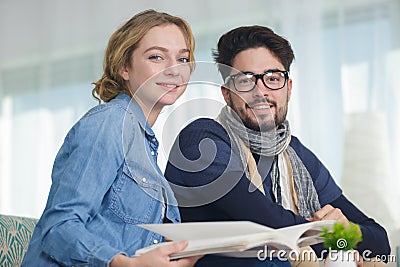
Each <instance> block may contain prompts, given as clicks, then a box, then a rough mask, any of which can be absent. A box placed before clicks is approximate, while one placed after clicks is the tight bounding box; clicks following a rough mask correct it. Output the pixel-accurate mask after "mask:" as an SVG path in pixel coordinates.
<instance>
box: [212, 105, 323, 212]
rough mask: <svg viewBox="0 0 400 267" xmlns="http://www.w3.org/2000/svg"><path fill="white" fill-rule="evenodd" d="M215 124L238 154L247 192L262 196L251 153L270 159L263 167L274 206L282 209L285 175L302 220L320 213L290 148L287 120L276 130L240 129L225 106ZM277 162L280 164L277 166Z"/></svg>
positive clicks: (306, 175) (307, 177)
mask: <svg viewBox="0 0 400 267" xmlns="http://www.w3.org/2000/svg"><path fill="white" fill-rule="evenodd" d="M216 120H217V121H218V122H219V123H220V124H221V125H222V126H223V127H224V128H225V130H226V131H227V133H228V135H229V137H230V139H231V143H232V149H234V150H236V151H239V154H240V158H241V161H242V164H243V168H244V170H245V172H246V176H247V177H248V178H249V180H250V181H251V183H250V187H249V191H250V192H252V191H254V190H260V191H261V192H262V193H263V194H264V195H265V192H264V188H263V181H262V180H263V178H261V176H260V174H259V172H258V168H257V163H256V162H255V159H254V157H253V155H252V153H255V154H258V155H260V156H266V157H269V158H270V159H271V160H270V161H268V162H269V163H268V164H271V165H272V166H271V167H270V166H267V167H268V168H270V173H271V182H272V193H273V195H274V198H275V201H276V202H277V203H278V204H280V205H282V196H281V187H280V181H281V179H282V177H281V174H282V173H287V174H288V175H289V177H286V178H288V179H289V180H291V181H293V190H292V192H291V193H292V196H289V197H293V199H294V202H295V206H296V209H297V210H296V211H295V212H296V213H297V212H298V214H299V215H300V216H302V217H304V218H311V217H313V215H314V213H315V212H316V211H318V210H319V209H321V205H320V203H319V200H318V195H317V192H316V190H315V187H314V183H313V181H312V178H311V175H310V173H309V172H308V170H307V169H306V167H305V166H304V164H303V162H302V161H301V159H300V158H299V156H298V155H297V153H296V151H295V150H294V149H293V148H292V147H291V146H290V140H291V132H290V128H289V122H288V121H287V120H285V122H284V123H283V124H282V125H280V126H279V127H278V129H277V130H275V129H274V130H273V131H265V132H260V131H255V130H252V129H249V128H247V127H246V126H245V125H243V122H242V121H241V120H240V118H239V117H238V116H237V114H236V113H235V112H233V111H232V109H231V108H230V107H228V106H225V107H224V108H223V109H222V110H221V112H220V114H219V115H218V117H217V119H216ZM280 160H284V161H285V162H284V164H278V161H280ZM263 163H264V162H263ZM280 166H285V167H286V168H287V171H285V172H284V171H283V170H279V168H280ZM264 167H265V166H264Z"/></svg>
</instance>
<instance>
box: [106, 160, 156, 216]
mask: <svg viewBox="0 0 400 267" xmlns="http://www.w3.org/2000/svg"><path fill="white" fill-rule="evenodd" d="M161 199H162V189H161V186H160V185H158V184H157V183H155V182H151V181H150V179H147V178H146V177H145V176H141V175H138V174H136V175H132V174H131V172H130V171H129V170H127V168H126V167H124V168H123V171H122V172H121V174H120V175H119V176H118V177H117V179H116V181H115V182H114V184H113V185H112V190H111V201H110V209H111V211H112V212H113V213H114V214H115V215H117V216H118V217H119V218H121V219H122V220H123V221H124V222H125V223H130V224H141V223H155V222H158V220H159V218H161V209H162V202H161V201H160V200H161Z"/></svg>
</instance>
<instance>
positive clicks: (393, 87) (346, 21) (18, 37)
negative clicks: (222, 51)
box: [0, 0, 400, 244]
mask: <svg viewBox="0 0 400 267" xmlns="http://www.w3.org/2000/svg"><path fill="white" fill-rule="evenodd" d="M347 2H351V3H347ZM347 2H346V3H345V2H343V1H339V0H334V1H323V0H299V1H292V0H282V1H272V0H267V1H265V0H253V1H248V2H246V3H245V2H243V1H238V0H232V1H227V2H225V1H213V0H205V1H201V2H200V1H194V0H192V1H184V0H178V1H174V2H173V3H172V4H171V2H170V1H155V0H153V1H147V2H144V1H143V2H142V1H141V2H137V1H136V2H135V3H133V2H132V1H128V0H117V1H113V2H112V3H109V1H106V0H101V1H98V0H97V1H95V0H88V1H84V2H82V1H78V0H68V1H67V0H61V1H51V0H35V1H31V2H27V3H24V4H21V3H19V2H16V1H11V0H3V1H1V2H0V35H1V36H2V42H1V43H0V48H1V49H0V213H9V214H19V215H26V216H32V217H39V216H40V214H41V212H42V210H43V208H44V205H45V201H46V198H47V194H48V190H49V187H50V184H51V178H50V173H51V167H52V163H53V160H54V157H55V155H56V153H57V150H58V149H59V147H60V145H61V143H62V141H63V139H64V136H65V135H66V133H67V131H68V129H69V128H70V127H71V126H72V125H73V123H74V122H75V121H76V120H77V119H78V118H79V117H81V116H82V115H83V114H84V112H85V111H86V110H87V109H88V108H90V107H91V106H93V105H95V104H96V102H95V101H93V100H92V99H91V95H90V90H91V88H92V86H91V85H90V83H91V82H92V81H94V80H96V79H97V78H98V77H99V76H100V74H101V64H102V57H103V51H104V48H105V45H106V42H107V39H108V37H109V35H110V34H111V33H112V32H113V31H114V30H115V29H116V28H117V27H118V26H119V25H121V24H122V23H123V22H124V21H125V20H126V19H128V18H129V17H131V16H132V15H133V14H134V13H137V12H139V11H141V10H144V9H148V8H154V9H157V10H162V11H166V12H170V13H172V14H175V15H179V16H182V17H185V18H186V19H187V20H188V21H189V23H190V24H191V25H192V28H193V31H194V34H195V37H196V42H197V43H196V46H197V47H196V57H197V59H198V60H206V61H210V60H211V53H210V51H211V49H212V48H215V46H216V42H217V40H218V38H219V36H220V35H221V34H223V33H224V32H226V31H228V30H230V29H232V28H234V27H237V26H241V25H254V24H261V25H266V26H270V27H271V28H273V29H274V30H275V31H276V32H277V33H279V34H281V35H283V36H284V37H286V38H288V39H289V40H290V42H291V43H292V47H293V49H294V52H295V55H296V60H295V63H294V64H293V67H292V70H291V74H290V75H291V77H292V79H293V94H292V99H291V101H290V104H289V120H290V123H291V127H292V129H293V133H294V134H295V135H297V136H298V137H299V138H300V140H301V141H302V142H303V143H304V144H305V145H307V146H308V147H309V148H310V149H311V150H312V151H314V152H315V153H316V154H317V155H318V157H319V158H320V159H321V160H322V161H323V163H324V164H325V165H326V166H327V167H328V169H329V170H330V171H331V173H332V175H333V176H334V178H335V180H336V181H337V182H338V183H339V184H340V185H341V186H342V188H343V190H344V192H345V194H346V196H348V197H349V198H350V199H351V200H353V201H354V202H355V203H356V204H357V206H359V207H360V208H361V209H362V210H363V211H365V212H366V213H367V214H369V215H371V216H372V217H374V218H376V219H377V221H379V222H381V223H382V224H383V225H384V226H385V227H386V228H387V229H388V231H389V232H390V235H391V241H392V244H400V240H399V237H400V233H399V232H400V229H399V226H400V208H399V205H400V190H399V188H400V182H399V181H400V177H399V172H398V171H397V169H396V167H397V166H400V152H399V149H398V148H399V147H400V124H399V113H400V111H399V102H400V93H399V88H398V86H397V80H396V76H397V75H398V73H400V33H399V31H398V29H399V27H400V18H399V16H400V1H399V0H363V1H361V0H357V1H347ZM22 11H24V12H23V14H24V15H21V14H22V13H21V12H22ZM28 11H29V12H28ZM18 15H19V16H18ZM71 18H73V19H71ZM202 77H204V76H202ZM199 98H205V99H207V101H210V102H209V103H212V104H211V105H214V104H215V106H213V108H214V109H216V107H217V106H218V105H219V104H222V103H223V102H222V99H221V97H220V94H219V89H218V88H217V87H215V86H211V87H207V88H201V90H188V91H187V92H186V95H185V96H184V98H182V100H183V101H182V102H180V103H186V102H187V101H188V100H190V99H199ZM199 103H204V102H199ZM178 105H181V104H178ZM181 106H182V108H181V109H179V112H181V113H187V114H189V113H190V111H192V110H194V109H195V108H194V106H193V105H183V104H182V105H181ZM176 107H177V105H175V107H172V108H169V109H166V110H165V112H164V113H163V114H162V115H161V117H160V119H161V120H160V122H159V123H158V124H157V125H156V127H155V130H156V132H157V135H158V137H159V139H160V140H161V142H163V141H165V142H172V141H171V140H173V139H174V137H175V136H174V135H175V134H176V132H175V130H176V129H178V130H179V127H181V125H182V124H184V123H186V121H184V117H182V116H181V117H180V116H176V117H173V118H174V119H175V118H177V120H179V118H181V120H183V121H182V122H176V124H174V125H175V126H176V127H175V129H174V131H172V130H171V127H169V126H170V125H169V124H168V125H163V121H162V120H164V121H167V120H168V118H169V117H170V116H171V115H170V114H172V113H173V112H174V110H175V108H176ZM208 109H210V108H209V107H208V108H207V106H205V105H200V106H199V107H198V108H196V110H198V113H196V114H195V115H193V116H201V115H206V116H211V115H210V114H209V113H208ZM175 115H176V113H175ZM161 136H163V137H161ZM164 136H165V138H164ZM162 145H163V144H162ZM165 147H166V148H165V149H164V150H165V151H164V153H160V158H159V162H160V164H161V166H164V165H165V158H166V156H167V154H168V151H167V150H168V144H166V146H165ZM396 234H397V235H396Z"/></svg>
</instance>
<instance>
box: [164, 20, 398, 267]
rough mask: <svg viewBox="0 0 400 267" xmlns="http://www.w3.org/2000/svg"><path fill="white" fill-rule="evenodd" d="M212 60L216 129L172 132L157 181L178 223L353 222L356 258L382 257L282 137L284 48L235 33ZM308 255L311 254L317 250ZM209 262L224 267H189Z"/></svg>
mask: <svg viewBox="0 0 400 267" xmlns="http://www.w3.org/2000/svg"><path fill="white" fill-rule="evenodd" d="M214 56H215V60H216V62H217V63H218V64H219V70H220V73H221V75H222V78H223V80H224V82H225V83H224V85H223V86H222V87H221V91H222V94H223V97H224V99H225V101H226V104H227V105H226V107H224V108H223V109H222V111H221V113H220V115H219V116H218V118H217V119H216V120H212V119H197V120H196V121H194V122H192V123H191V124H189V125H188V126H187V127H186V128H185V129H183V130H182V131H181V133H180V134H179V137H178V139H177V142H176V143H175V145H174V146H173V148H172V150H171V154H170V158H169V163H168V164H167V168H166V172H165V176H166V177H167V179H168V180H169V181H170V182H171V184H173V188H174V191H175V194H176V197H177V199H178V202H179V205H180V210H181V214H182V221H215V220H219V221H223V220H249V221H254V222H257V223H260V224H264V225H266V226H269V227H273V228H280V227H285V226H290V225H295V224H300V223H306V222H307V221H313V220H330V219H332V220H337V221H340V222H343V223H344V224H345V225H348V224H349V222H354V223H357V224H359V225H360V226H361V231H362V234H363V241H362V242H361V243H360V244H359V245H358V247H357V250H358V251H359V253H360V254H361V255H366V256H369V257H374V256H376V255H388V254H389V253H390V246H389V243H388V238H387V234H386V231H385V230H384V228H383V227H381V226H380V225H379V224H377V223H376V222H375V221H374V220H373V219H371V218H368V217H367V216H366V215H364V214H363V213H362V212H361V211H360V210H359V209H358V208H357V207H356V206H355V205H354V204H352V203H351V202H350V201H349V200H347V199H346V197H345V196H344V195H343V194H342V190H341V189H340V188H339V187H338V186H337V185H336V183H335V182H334V180H333V178H332V177H331V175H330V173H329V172H328V170H327V169H326V168H325V167H324V166H323V164H322V163H321V162H320V161H319V160H318V158H317V157H316V156H315V155H314V154H313V153H312V152H311V151H310V150H309V149H307V148H306V147H305V146H304V145H302V144H301V142H300V141H299V140H298V139H297V138H296V137H294V136H292V135H291V132H290V127H289V122H288V121H287V120H286V114H287V110H288V102H289V100H290V96H291V92H292V80H291V79H290V78H289V70H290V65H291V63H292V61H293V59H294V54H293V51H292V49H291V46H290V44H289V42H288V41H287V40H285V39H284V38H282V37H281V36H279V35H277V34H275V33H274V32H273V31H272V30H271V29H269V28H266V27H262V26H251V27H239V28H236V29H234V30H231V31H229V32H228V33H226V34H224V35H223V36H222V37H221V38H220V40H219V42H218V49H217V51H215V53H214ZM182 159H184V160H182ZM180 162H184V164H183V165H182V164H179V163H180ZM313 249H314V251H316V252H317V254H319V253H321V251H322V250H323V247H322V245H321V244H319V245H315V246H313ZM364 251H367V252H368V251H371V253H369V252H368V253H367V254H365V253H364V254H363V252H364ZM213 260H214V261H217V260H219V261H221V260H224V259H221V258H219V257H215V256H208V257H207V256H206V257H204V259H203V260H202V261H200V262H199V263H198V266H200V265H201V264H202V262H204V266H212V263H210V262H212V261H213ZM225 260H226V259H225ZM238 260H242V259H238ZM207 261H209V263H207V264H206V263H205V262H207ZM221 262H223V261H221ZM214 266H217V264H214ZM238 266H240V265H238ZM243 266H250V265H243ZM252 266H253V265H252ZM264 266H265V265H264Z"/></svg>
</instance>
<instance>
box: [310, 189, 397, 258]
mask: <svg viewBox="0 0 400 267" xmlns="http://www.w3.org/2000/svg"><path fill="white" fill-rule="evenodd" d="M330 204H331V205H332V206H333V207H335V208H339V209H340V210H341V211H342V213H343V214H344V215H345V216H346V217H347V219H348V220H349V221H351V222H353V223H357V224H359V225H360V228H361V232H362V242H360V243H359V244H358V246H357V250H358V251H359V252H360V254H361V255H362V256H364V257H366V258H373V257H375V256H377V255H380V256H382V255H389V254H390V245H389V240H388V236H387V233H386V231H385V229H384V228H383V227H382V226H381V225H379V224H378V223H377V222H375V221H374V220H373V219H372V218H369V217H367V216H366V215H365V214H364V213H363V212H361V211H360V210H359V209H358V208H357V207H356V206H355V205H354V204H353V203H351V202H350V201H349V200H348V199H347V198H346V197H345V196H344V195H343V194H342V195H340V196H339V197H338V198H337V199H336V200H334V201H332V202H331V203H330ZM322 249H323V247H322V245H318V246H315V247H314V250H315V251H316V252H317V254H320V253H321V251H322ZM385 258H386V257H385Z"/></svg>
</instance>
